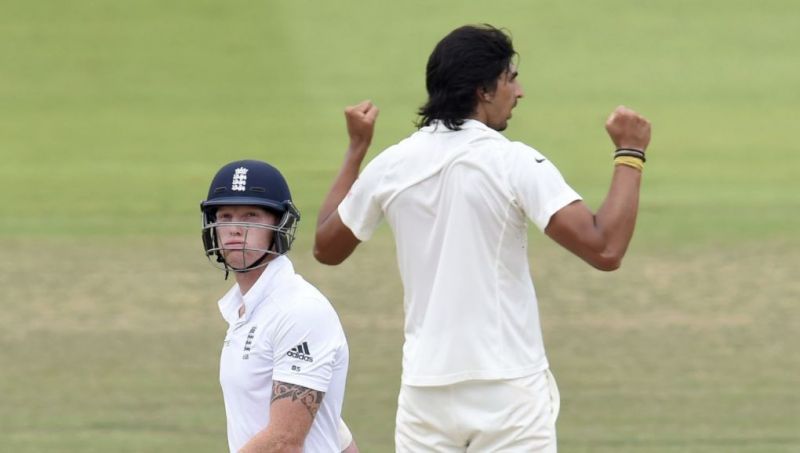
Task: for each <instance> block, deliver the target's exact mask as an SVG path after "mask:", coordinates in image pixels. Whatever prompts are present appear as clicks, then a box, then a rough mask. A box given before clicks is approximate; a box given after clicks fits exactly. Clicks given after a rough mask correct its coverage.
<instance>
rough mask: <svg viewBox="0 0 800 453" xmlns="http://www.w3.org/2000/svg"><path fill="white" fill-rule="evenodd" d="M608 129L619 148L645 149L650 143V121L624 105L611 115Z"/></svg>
mask: <svg viewBox="0 0 800 453" xmlns="http://www.w3.org/2000/svg"><path fill="white" fill-rule="evenodd" d="M606 131H607V132H608V136H609V137H611V141H612V142H614V145H616V147H617V149H619V148H633V149H638V150H640V151H644V150H645V149H647V145H648V144H650V122H649V121H647V119H645V118H644V117H643V116H641V115H639V114H638V113H636V112H634V111H633V110H631V109H629V108H627V107H625V106H622V105H621V106H619V107H617V108H616V109H615V110H614V111H613V112H611V115H609V117H608V119H607V120H606Z"/></svg>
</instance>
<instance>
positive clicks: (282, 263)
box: [218, 255, 294, 324]
mask: <svg viewBox="0 0 800 453" xmlns="http://www.w3.org/2000/svg"><path fill="white" fill-rule="evenodd" d="M287 275H294V266H293V265H292V262H291V261H290V260H289V258H288V257H287V256H285V255H281V256H278V257H276V258H275V259H273V260H272V261H270V262H269V264H268V265H267V267H266V268H265V269H264V272H262V273H261V276H260V277H258V280H256V283H255V284H254V285H253V287H252V288H250V291H248V292H247V294H245V295H242V291H241V289H240V288H239V284H238V283H237V284H235V285H233V287H232V288H231V289H230V290H229V291H228V292H227V293H226V294H225V295H224V296H222V299H220V300H219V303H218V305H219V311H220V313H222V317H223V318H224V319H225V320H226V321H228V323H229V324H235V323H241V322H246V321H247V320H248V319H250V316H251V315H252V314H253V312H254V311H255V310H256V308H258V306H259V305H261V303H263V302H264V301H265V300H267V299H268V298H269V296H270V295H271V294H272V293H273V292H274V291H275V288H276V287H277V286H278V285H279V284H280V282H281V281H282V280H283V279H284V278H286V276H287ZM242 304H244V316H242V317H241V318H240V317H239V307H240V306H241V305H242Z"/></svg>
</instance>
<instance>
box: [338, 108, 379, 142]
mask: <svg viewBox="0 0 800 453" xmlns="http://www.w3.org/2000/svg"><path fill="white" fill-rule="evenodd" d="M344 116H345V119H346V120H347V134H348V135H349V136H350V145H351V146H356V147H364V148H367V147H369V144H370V142H372V134H373V132H374V131H375V119H376V118H377V117H378V107H376V106H375V104H373V103H372V102H371V101H362V102H361V103H359V104H356V105H351V106H350V107H347V108H345V109H344Z"/></svg>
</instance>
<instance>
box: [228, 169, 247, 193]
mask: <svg viewBox="0 0 800 453" xmlns="http://www.w3.org/2000/svg"><path fill="white" fill-rule="evenodd" d="M246 185H247V169H246V168H244V167H239V168H237V169H236V171H235V172H233V182H232V183H231V190H233V191H237V192H244V191H245V189H246V187H245V186H246Z"/></svg>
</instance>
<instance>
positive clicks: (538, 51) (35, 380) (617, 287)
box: [0, 0, 800, 453]
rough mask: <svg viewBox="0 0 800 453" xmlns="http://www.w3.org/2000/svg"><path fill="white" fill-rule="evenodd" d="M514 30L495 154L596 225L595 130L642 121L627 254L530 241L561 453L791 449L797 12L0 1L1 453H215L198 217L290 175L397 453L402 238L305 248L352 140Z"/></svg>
mask: <svg viewBox="0 0 800 453" xmlns="http://www.w3.org/2000/svg"><path fill="white" fill-rule="evenodd" d="M476 22H489V23H493V24H495V25H499V26H504V27H507V28H508V29H509V30H510V31H511V32H512V34H513V36H514V39H515V44H516V47H517V49H518V51H519V52H520V54H521V57H520V62H519V66H520V74H521V75H520V79H521V81H522V84H523V86H524V88H525V91H526V97H525V98H524V99H523V100H522V101H521V102H520V104H519V106H518V107H517V109H516V110H515V113H514V119H513V120H512V121H511V123H510V127H509V130H508V131H507V132H506V135H507V136H509V137H510V138H512V139H517V140H522V141H524V142H526V143H529V144H531V145H532V146H534V147H536V148H538V149H540V150H541V151H542V152H544V153H545V154H546V155H547V156H548V157H549V158H550V159H551V160H553V161H554V162H555V163H556V164H557V165H558V166H559V168H560V169H561V170H562V172H563V173H564V175H565V177H566V178H567V180H568V181H569V182H570V183H571V184H572V186H573V187H575V188H576V190H578V191H579V192H580V193H581V194H583V195H584V197H585V198H586V199H587V201H588V202H589V204H590V205H592V206H594V207H597V206H598V205H599V203H600V202H601V201H602V198H603V195H604V193H605V190H606V188H607V185H608V178H609V175H610V171H611V168H610V167H611V163H610V151H611V150H610V146H609V142H608V140H607V138H606V137H605V132H604V131H603V129H602V123H603V121H604V119H605V116H606V115H607V114H608V112H610V111H611V110H612V109H613V107H614V106H616V105H617V104H620V103H624V104H627V105H630V106H632V107H633V108H635V109H638V110H640V111H641V112H643V113H645V114H646V115H647V116H648V117H649V118H650V119H651V120H652V121H653V124H654V133H653V142H652V146H651V150H650V154H649V157H648V164H647V165H648V166H647V168H646V170H645V183H644V188H643V194H642V207H641V212H640V217H639V224H638V227H637V232H636V237H635V239H634V242H633V244H632V246H631V249H630V252H629V256H628V258H627V259H626V262H625V264H624V266H623V269H621V270H620V271H618V272H615V273H611V274H604V273H599V272H596V271H593V270H591V269H589V268H588V266H586V265H584V264H583V263H581V262H579V261H578V260H577V259H575V258H574V257H572V256H570V255H569V254H568V253H567V252H565V251H563V250H561V249H559V248H557V247H556V246H555V245H553V244H551V243H550V242H549V241H548V240H546V239H545V238H544V237H543V236H542V235H541V234H540V233H538V231H535V230H532V231H531V242H532V246H531V250H532V251H531V261H532V269H533V274H534V279H535V281H536V283H537V292H538V293H539V296H540V307H541V311H542V319H543V328H544V331H545V332H544V333H545V340H546V346H547V350H548V355H549V358H550V361H551V365H552V367H553V370H554V373H555V375H556V377H557V379H558V382H559V385H560V389H561V395H562V411H561V416H560V419H559V425H558V429H559V439H560V451H563V452H567V453H570V452H637V453H639V452H719V453H722V452H752V453H762V452H798V451H800V391H798V389H800V354H798V352H797V345H798V344H800V310H798V308H797V303H798V301H800V281H798V279H797V274H798V270H800V235H798V232H800V196H799V195H798V193H800V178H798V177H797V173H798V169H800V147H798V145H797V140H796V137H795V133H796V130H797V126H796V125H797V112H798V111H800V60H798V59H797V55H798V54H800V34H798V33H797V32H796V31H793V30H795V29H796V25H797V23H800V4H798V3H797V2H793V1H789V0H785V1H777V0H774V1H772V0H766V1H762V2H757V3H755V2H745V1H726V2H723V1H705V2H694V1H688V0H680V1H670V2H634V1H627V0H626V1H622V0H612V1H603V2H600V1H588V2H577V1H562V2H557V1H535V2H526V1H507V2H502V3H499V4H498V2H494V3H478V2H475V3H469V4H465V3H464V2H455V1H450V0H448V1H439V2H419V1H407V2H358V1H351V0H347V1H339V2H328V3H324V4H311V3H308V2H282V1H270V2H253V1H249V2H246V1H230V2H214V1H210V0H193V1H188V0H184V1H176V2H156V1H152V0H141V1H135V2H102V1H97V0H95V1H92V0H75V1H72V2H52V1H49V2H47V1H46V2H26V1H22V0H0V157H2V160H0V181H2V183H1V184H2V186H0V187H2V197H0V199H2V202H3V213H2V214H0V246H2V250H3V252H4V253H3V258H2V260H0V286H1V287H2V288H3V291H2V294H3V295H2V300H1V302H2V306H3V311H2V315H0V451H2V452H6V451H8V452H22V453H25V452H95V451H97V452H100V451H103V452H106V451H115V452H166V451H197V452H219V451H224V450H225V448H226V440H225V421H224V410H223V407H222V399H221V395H220V391H219V386H218V383H217V361H218V358H219V349H220V344H221V340H222V338H223V335H224V330H225V326H224V324H223V321H222V319H221V318H220V316H219V313H218V311H217V308H216V304H215V301H216V300H217V298H218V297H219V296H220V295H221V294H222V293H223V292H224V291H225V290H226V289H227V287H228V285H229V284H230V282H225V281H223V280H222V275H221V273H219V272H218V271H215V270H214V269H213V268H212V267H210V266H209V265H208V264H207V263H206V262H205V261H204V258H203V256H202V251H201V246H200V240H199V239H200V238H199V236H200V235H199V223H200V219H199V210H198V204H199V201H200V200H201V199H202V198H203V197H204V195H205V191H206V190H207V184H208V182H209V179H210V177H211V175H212V174H213V172H214V171H215V170H216V169H217V168H218V167H219V166H221V165H222V164H223V163H226V162H228V161H230V160H234V159H239V158H260V159H264V160H268V161H270V162H272V163H274V164H275V165H277V166H278V167H280V168H281V169H283V170H284V172H285V173H286V175H287V177H288V179H289V182H290V184H291V186H292V187H293V190H294V195H295V199H296V201H297V204H298V205H299V207H300V209H301V211H302V212H303V215H304V217H303V221H302V222H301V227H300V237H299V239H298V241H297V244H298V245H297V247H296V249H295V250H294V251H293V252H292V258H293V260H294V261H295V263H296V267H297V268H298V269H299V271H300V272H301V273H302V274H303V275H304V276H305V277H306V278H307V279H308V280H310V281H312V282H314V283H315V284H317V286H319V287H320V288H321V289H322V290H323V292H325V293H326V294H327V295H328V296H329V297H330V298H331V300H332V301H333V302H334V303H335V305H336V306H337V309H338V311H339V313H340V316H341V318H342V321H343V324H344V326H345V329H346V331H347V334H348V338H349V341H350V347H351V368H350V370H351V371H350V376H349V380H348V393H347V397H346V402H345V414H346V418H347V420H348V421H349V423H350V425H351V427H352V429H353V431H354V433H355V435H356V439H357V440H358V442H359V444H360V446H361V449H362V451H364V452H388V451H392V449H393V446H392V445H393V443H392V431H393V427H394V410H395V401H396V395H397V389H398V386H399V375H400V369H399V365H400V347H401V344H402V332H401V322H402V307H401V299H402V293H401V288H400V284H399V280H398V277H397V274H396V267H395V263H394V252H393V246H392V242H391V236H390V234H389V232H388V231H387V230H386V229H385V228H384V229H383V230H381V231H380V232H379V233H378V234H377V235H376V237H375V238H374V239H373V240H372V241H370V242H369V243H367V244H364V245H363V246H362V247H361V248H360V249H359V251H358V253H357V254H356V255H355V256H354V257H353V258H352V259H351V260H350V261H349V262H347V263H345V264H344V265H342V266H340V267H338V268H328V267H325V266H322V265H320V264H317V263H316V262H314V260H313V258H312V257H311V254H310V247H311V234H312V233H313V225H314V223H315V221H316V210H317V208H318V206H319V203H320V201H321V198H322V196H323V194H324V192H325V191H326V190H327V188H328V185H329V184H330V181H331V179H332V177H333V175H334V174H335V172H336V169H337V165H338V163H339V157H340V156H341V153H342V152H343V149H344V147H345V145H346V143H345V134H344V127H343V125H344V121H343V117H342V114H341V111H342V108H343V107H344V106H345V105H347V104H349V103H354V102H357V101H359V100H361V99H363V98H367V97H369V98H371V99H373V100H374V101H375V102H376V103H377V104H378V105H379V106H380V107H381V109H382V111H381V116H380V118H379V123H378V130H377V136H376V138H375V142H374V147H373V148H374V149H373V151H372V152H373V154H374V153H377V152H378V151H379V150H380V149H381V148H383V147H385V146H388V145H390V144H392V143H394V142H396V141H397V140H399V139H401V138H402V137H404V136H406V135H407V134H409V133H410V132H411V131H412V130H413V127H412V121H413V120H414V119H415V117H414V111H415V109H416V108H417V107H418V105H419V104H420V103H421V102H422V101H423V100H424V79H423V72H424V64H425V60H426V58H427V55H428V53H429V52H430V50H431V48H432V46H433V45H434V44H435V42H436V41H437V40H438V39H440V38H441V36H443V35H444V34H445V33H446V32H447V31H449V30H451V29H452V28H454V27H456V26H458V25H461V24H464V23H476Z"/></svg>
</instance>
